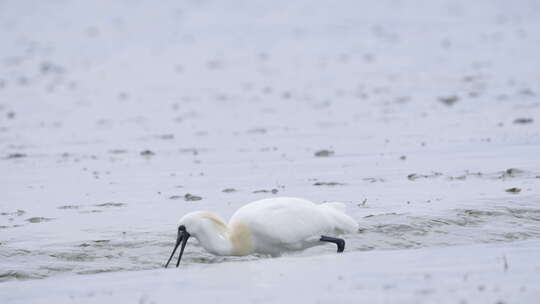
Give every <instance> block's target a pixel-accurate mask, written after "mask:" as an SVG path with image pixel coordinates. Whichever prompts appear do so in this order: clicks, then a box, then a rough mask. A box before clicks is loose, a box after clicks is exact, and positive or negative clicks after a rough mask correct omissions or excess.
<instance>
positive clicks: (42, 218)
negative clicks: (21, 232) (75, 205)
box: [26, 216, 53, 223]
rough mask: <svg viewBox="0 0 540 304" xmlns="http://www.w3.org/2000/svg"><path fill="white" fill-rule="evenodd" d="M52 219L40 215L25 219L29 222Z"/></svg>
mask: <svg viewBox="0 0 540 304" xmlns="http://www.w3.org/2000/svg"><path fill="white" fill-rule="evenodd" d="M52 220H53V219H52V218H47V217H40V216H35V217H31V218H28V219H26V221H27V222H29V223H42V222H50V221H52Z"/></svg>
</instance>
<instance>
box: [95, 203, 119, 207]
mask: <svg viewBox="0 0 540 304" xmlns="http://www.w3.org/2000/svg"><path fill="white" fill-rule="evenodd" d="M125 205H126V204H124V203H114V202H107V203H103V204H97V205H94V206H96V207H122V206H125Z"/></svg>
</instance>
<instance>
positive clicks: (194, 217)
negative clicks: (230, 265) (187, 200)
mask: <svg viewBox="0 0 540 304" xmlns="http://www.w3.org/2000/svg"><path fill="white" fill-rule="evenodd" d="M216 228H217V229H218V230H223V229H226V226H225V224H224V223H223V222H222V221H221V220H220V219H219V218H218V217H216V216H215V215H213V214H211V213H210V212H206V211H196V212H191V213H188V214H186V215H184V216H183V217H182V218H181V219H180V221H179V222H178V226H177V230H178V232H177V235H176V244H175V245H174V249H173V252H172V253H171V256H170V257H169V260H168V261H167V264H165V268H167V266H169V263H170V262H171V260H172V258H173V256H174V253H175V252H176V249H178V246H180V245H182V246H180V254H179V255H178V261H177V262H176V267H178V266H179V265H180V260H181V259H182V255H183V254H184V248H185V247H186V243H187V241H188V239H189V238H190V237H194V238H196V239H199V237H201V236H202V237H203V239H204V236H205V235H206V234H207V232H208V231H215V230H216Z"/></svg>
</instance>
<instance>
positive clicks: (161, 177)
mask: <svg viewBox="0 0 540 304" xmlns="http://www.w3.org/2000/svg"><path fill="white" fill-rule="evenodd" d="M302 3H303V2H298V3H297V4H290V3H286V2H282V3H281V2H279V3H273V4H267V5H263V7H261V6H259V5H255V4H249V3H237V2H233V3H229V4H224V3H222V4H220V3H214V2H186V3H176V2H174V1H170V2H169V1H164V2H161V3H160V4H159V5H155V4H152V3H150V2H145V1H141V2H135V3H115V4H107V8H108V9H107V10H105V11H104V10H103V9H102V7H101V6H99V5H97V4H92V3H77V2H69V1H68V2H65V3H61V4H60V3H45V2H44V3H39V4H36V5H33V6H29V5H27V4H24V3H19V2H15V1H13V2H9V1H8V2H5V3H2V4H0V7H1V9H0V33H2V37H4V38H3V41H2V42H0V44H1V46H2V47H1V48H0V258H1V259H2V262H1V263H0V299H3V300H2V301H1V302H2V303H4V302H6V303H7V302H17V301H20V302H25V301H26V302H28V301H34V300H35V298H33V297H37V296H39V294H40V293H39V290H40V289H41V288H45V287H44V286H48V287H47V288H50V286H49V285H48V284H53V283H42V282H49V280H50V282H67V281H69V280H71V279H74V278H77V279H79V278H82V279H79V280H85V279H84V278H88V280H91V279H92V278H93V277H94V276H92V275H94V274H99V277H100V280H101V281H102V282H104V284H106V283H107V282H109V283H110V284H111V285H110V286H111V287H110V288H109V290H108V291H107V292H105V293H98V294H99V295H96V294H95V292H94V294H93V296H88V294H87V293H86V292H87V291H85V290H84V286H86V285H85V284H83V286H81V287H77V286H73V287H69V288H71V289H69V292H66V293H64V294H63V293H61V292H60V293H58V294H59V297H60V298H56V299H55V301H64V300H65V299H64V298H61V297H62V296H65V297H66V299H67V298H69V296H70V295H72V296H73V295H75V297H76V298H78V297H79V296H81V298H87V299H90V301H92V300H95V301H100V302H106V301H108V300H110V301H115V300H117V301H118V300H120V301H121V300H122V299H124V300H125V299H127V297H129V296H128V295H129V293H128V292H127V291H126V290H125V289H122V288H124V287H122V288H120V287H118V289H117V287H115V285H114V280H115V278H117V277H118V276H121V277H123V278H126V277H131V278H132V279H131V280H130V282H131V283H130V287H131V288H132V290H134V293H135V294H136V295H133V297H134V299H135V300H141V299H143V302H144V301H146V302H150V301H151V299H152V298H154V299H155V298H156V297H153V293H152V291H151V290H145V291H139V289H138V286H139V285H141V284H143V283H144V282H145V280H146V279H147V278H146V276H147V275H148V276H154V275H158V276H159V275H162V273H163V275H164V276H165V277H167V278H169V279H170V280H171V281H173V282H176V281H175V280H176V278H175V277H174V275H175V274H176V273H175V274H171V273H173V272H174V271H182V270H167V271H166V272H163V271H162V270H159V269H160V268H161V267H162V265H163V263H164V262H165V260H166V258H167V255H168V254H169V252H170V249H171V246H172V245H173V243H174V237H175V232H176V228H175V223H176V222H177V220H178V219H179V218H180V216H181V215H183V214H184V213H186V212H189V211H193V210H198V209H205V210H211V211H213V212H216V213H218V214H220V215H221V216H222V217H223V218H224V219H227V218H228V217H229V216H230V215H231V214H232V213H233V212H234V211H235V210H236V209H238V208H239V207H240V206H242V205H244V204H245V203H248V202H251V201H253V200H256V199H261V198H266V197H272V196H297V197H303V198H307V199H310V200H313V201H315V202H325V201H342V202H345V203H346V204H347V207H348V213H349V214H351V215H352V216H353V217H354V218H355V219H356V220H358V222H359V223H360V229H359V231H358V232H357V233H355V234H353V235H349V236H347V237H346V239H347V241H348V243H347V252H349V255H347V256H346V257H345V258H343V260H342V261H341V262H339V263H342V264H343V265H342V266H344V265H347V266H346V267H349V266H350V267H351V268H355V267H357V266H358V267H360V266H366V264H356V263H363V262H361V260H362V259H363V258H364V257H365V258H366V259H367V260H369V261H371V262H372V264H373V263H374V264H375V265H376V264H384V263H386V261H385V260H383V259H378V258H377V254H378V253H380V254H381V255H384V256H387V255H388V256H387V257H388V258H389V259H394V258H395V257H397V256H400V255H402V254H405V255H407V256H410V259H411V261H413V260H414V261H418V263H420V262H419V261H421V260H422V258H421V257H422V256H424V255H426V256H433V257H434V258H433V260H434V261H437V262H436V263H439V262H440V265H441V268H440V269H439V268H437V267H436V265H435V266H433V267H432V266H429V265H428V266H426V267H427V268H421V265H420V266H418V267H420V268H421V269H424V270H425V274H423V275H427V276H430V277H436V276H438V274H440V276H441V278H458V277H459V278H460V280H463V276H465V275H466V274H467V273H468V272H469V270H470V271H473V272H474V271H478V272H481V271H482V269H483V268H482V267H484V266H482V265H484V264H482V263H483V261H481V259H479V258H477V256H482V255H486V253H487V252H496V254H494V256H493V259H494V260H493V261H491V260H489V261H486V262H485V263H487V264H486V265H488V264H489V263H491V262H492V264H489V267H494V268H493V269H499V270H500V269H502V272H501V273H499V272H497V271H495V270H493V271H494V272H493V273H492V275H490V276H487V277H486V278H485V280H484V279H482V280H484V283H482V282H480V281H475V283H474V284H472V283H471V285H470V286H469V287H470V288H469V287H467V288H465V287H464V285H463V286H462V285H453V286H449V285H445V284H442V283H441V284H434V285H429V284H431V283H429V282H430V281H429V280H428V279H425V280H424V279H422V280H416V279H412V280H411V282H414V284H413V283H410V284H409V283H407V284H402V283H403V282H402V281H400V280H398V281H397V283H396V282H394V283H392V282H389V281H388V280H386V279H385V278H384V275H383V274H384V271H382V270H381V272H380V273H377V267H375V266H374V267H372V268H370V270H369V271H370V272H371V274H372V275H374V277H376V278H378V279H374V281H371V282H370V283H361V282H359V281H357V277H358V276H359V275H360V274H359V273H354V274H353V273H352V272H343V273H339V271H338V272H336V273H334V272H332V275H334V274H335V276H336V280H331V281H325V280H322V281H317V282H318V283H316V284H322V285H321V286H323V285H324V286H325V288H326V287H327V288H328V290H331V289H332V288H339V287H338V286H341V285H342V284H345V285H344V286H348V287H351V288H357V287H358V286H363V287H358V288H360V289H359V290H363V291H364V293H365V294H370V295H374V294H378V293H377V292H382V290H383V291H384V294H385V295H386V296H387V297H388V299H391V298H399V295H400V294H401V292H405V294H407V295H408V296H410V298H408V299H411V301H412V302H414V301H416V300H418V299H431V298H430V297H432V295H433V294H438V295H439V296H440V297H443V298H444V299H447V300H448V301H449V303H450V302H451V303H459V302H460V301H461V300H464V301H468V302H470V303H473V302H474V303H478V302H482V301H484V300H485V301H486V303H488V302H489V303H496V301H502V303H507V302H509V303H510V302H512V301H513V300H521V301H519V302H520V303H526V302H527V301H529V300H531V299H534V295H538V293H539V291H538V289H537V288H538V287H535V286H536V285H534V284H532V282H533V281H534V280H533V279H536V280H539V279H540V272H539V270H538V269H539V268H538V267H540V266H539V264H538V262H537V261H536V260H537V258H536V259H535V254H533V252H534V251H535V250H536V248H537V247H538V244H537V241H538V239H540V194H539V191H538V190H539V186H540V157H539V155H540V127H539V122H540V117H539V114H540V99H539V98H540V86H539V84H540V82H539V81H538V80H539V79H540V63H539V62H538V60H536V58H537V54H538V53H540V44H539V43H538V39H537V37H538V34H540V30H539V29H540V26H539V24H538V23H539V21H538V20H540V18H539V17H540V7H538V4H537V3H536V2H535V1H530V2H529V1H524V2H521V3H520V4H519V5H513V4H504V3H497V4H496V5H493V4H492V3H491V2H488V1H479V2H475V3H474V4H473V3H466V2H455V3H452V4H449V3H446V2H442V1H441V2H438V1H435V2H429V3H423V4H422V5H415V6H411V5H412V4H408V3H405V2H399V1H398V2H395V1H387V2H385V1H382V2H379V3H377V4H369V5H368V4H359V3H356V2H354V1H351V2H346V3H342V5H340V6H334V5H332V6H330V4H323V3H320V4H318V5H312V4H309V3H307V2H306V3H303V4H305V5H300V4H302ZM60 6H61V9H60ZM284 11H287V12H289V15H290V16H289V17H287V18H286V19H283V16H282V15H283V12H284ZM241 12H242V13H241ZM92 16H94V17H95V16H99V18H94V17H92ZM156 20H158V21H156ZM460 248H463V249H462V250H466V251H467V252H470V253H471V254H470V255H471V256H472V257H470V259H469V260H467V261H469V262H470V264H467V265H469V266H471V265H472V266H471V268H470V269H469V268H467V267H468V266H462V267H461V268H459V269H457V268H456V269H457V270H456V272H459V274H456V273H454V274H449V272H448V271H447V270H448V268H451V267H452V265H454V264H456V263H458V262H456V261H457V260H452V259H453V257H454V258H455V259H458V257H457V256H456V252H460ZM465 248H466V249H465ZM519 248H522V249H519ZM506 251H508V252H515V254H516V256H519V259H520V261H521V262H520V264H519V267H512V264H513V263H515V262H512V261H509V262H508V261H507V263H509V265H510V266H508V267H507V269H506V268H505V267H504V263H502V262H501V261H503V257H505V259H512V260H513V259H514V258H511V257H510V254H508V256H506V253H505V252H506ZM332 253H333V248H332V247H331V246H328V247H318V248H313V249H310V250H308V251H305V252H301V253H296V254H291V256H287V257H284V258H280V259H269V258H268V257H263V256H249V257H243V258H230V257H215V256H212V255H210V254H208V253H205V252H204V251H203V250H202V249H201V248H200V247H198V246H197V245H196V244H194V245H193V246H189V250H188V251H187V252H186V253H185V257H184V258H183V261H185V265H184V266H185V270H186V272H187V273H188V274H187V275H186V277H185V278H186V279H185V280H186V282H187V281H190V282H191V283H192V284H195V285H196V286H198V288H203V287H204V288H206V287H207V286H206V287H205V286H203V285H200V284H199V285H198V284H196V283H193V282H194V280H197V278H199V277H198V275H197V274H196V273H195V272H196V271H195V270H201V269H202V270H204V273H206V274H208V275H214V276H216V277H219V276H220V273H222V272H228V271H230V270H229V267H231V268H234V267H235V266H234V265H243V266H239V267H241V269H257V271H253V273H252V274H251V275H252V276H253V277H257V278H259V280H260V282H261V284H262V285H264V284H267V285H268V286H270V287H271V288H269V289H268V290H272V286H273V287H276V286H277V285H276V284H277V281H275V280H273V279H272V278H267V277H265V276H264V275H263V273H264V272H265V270H269V269H271V268H274V267H286V266H285V265H288V264H290V263H296V261H298V260H301V261H302V262H301V263H302V266H301V267H300V268H299V269H298V271H299V272H305V271H307V272H310V271H313V270H310V269H311V268H313V269H315V268H316V267H318V265H319V266H320V264H321V262H323V263H331V261H330V260H331V259H333V256H332V255H331V254H332ZM321 256H322V257H321ZM460 257H461V258H462V259H468V258H467V257H466V256H465V255H463V256H460ZM334 258H336V259H337V258H339V257H334ZM258 262H260V263H261V264H260V265H261V266H256V265H259V264H257V263H258ZM183 263H184V262H183ZM403 263H405V260H403ZM526 263H530V267H526V266H525V265H526ZM220 265H221V266H220ZM222 265H225V266H222ZM227 265H233V266H227ZM475 265H476V266H475ZM497 265H503V266H501V267H502V268H496V267H499V266H497ZM401 266H403V267H398V266H396V267H397V268H396V269H400V270H399V271H403V272H404V273H405V274H409V275H410V274H412V273H413V272H414V270H413V269H412V268H410V267H409V266H406V265H401ZM213 267H215V268H213ZM344 267H345V266H344ZM381 267H382V266H381ZM486 267H488V266H486ZM190 269H191V270H190ZM324 269H326V268H324ZM381 269H382V268H381ZM441 269H443V270H441ZM473 269H475V270H473ZM490 269H491V268H490ZM505 269H506V270H505ZM143 270H148V271H143ZM424 270H423V271H424ZM325 271H329V270H328V269H326V270H325ZM396 271H397V270H396ZM102 273H105V274H102ZM165 273H166V274H165ZM269 273H272V274H273V275H276V276H278V275H279V273H278V272H269ZM310 273H311V272H310ZM509 273H510V274H509ZM177 274H178V275H179V276H180V275H181V274H180V273H177ZM394 275H395V276H397V277H399V276H400V274H398V273H397V272H396V273H395V274H394ZM499 275H509V276H511V277H512V278H516V280H515V281H507V279H504V278H502V277H499ZM313 276H315V274H313ZM322 276H323V277H324V273H323V275H322ZM339 276H341V277H342V279H337V278H338V277H339ZM292 277H293V278H294V277H295V276H294V275H293V276H292ZM525 277H526V278H527V280H521V279H518V278H525ZM35 279H42V280H35ZM499 279H500V280H499ZM62 280H65V281H62ZM291 280H292V279H291ZM442 280H443V279H441V281H442ZM498 280H499V281H498ZM255 281H256V280H255ZM186 282H184V283H186ZM219 282H221V281H219V280H217V281H216V283H215V284H216V285H220V283H219ZM464 282H466V280H465V281H464ZM503 283H504V284H506V285H505V286H506V287H505V288H508V290H511V291H509V292H508V293H503V292H500V291H501V289H503V287H500V286H499V287H498V288H499V289H496V288H495V287H496V286H495V285H497V284H503ZM64 284H65V283H64ZM460 284H461V283H460ZM464 284H466V283H464ZM67 285H70V284H67ZM427 285H429V286H427ZM479 285H482V286H484V287H478V286H479ZM355 286H356V287H355ZM385 286H386V287H385ZM396 286H397V287H396ZM400 286H403V288H404V289H405V291H404V290H402V289H401V287H400ZM13 287H16V288H19V287H20V288H22V287H24V289H25V290H30V291H35V292H29V293H27V294H17V293H14V292H10V290H12V288H13ZM304 287H305V288H307V287H308V286H307V283H306V286H304ZM348 287H347V288H348ZM77 288H80V289H79V290H78V289H77ZM93 288H95V289H96V290H101V288H102V286H94V287H93ZM254 288H255V287H254ZM276 288H277V287H276ZM362 288H363V289H362ZM452 288H454V289H457V290H469V291H470V290H476V291H478V292H482V294H489V295H490V296H487V297H485V298H483V297H479V296H478V295H476V294H475V293H473V292H472V291H471V292H469V291H467V292H464V294H463V297H458V296H456V295H455V294H453V293H451V292H450V291H449V290H450V289H452ZM323 289H324V288H323ZM479 289H481V290H480V291H479ZM121 290H122V291H121ZM115 291H118V293H115ZM196 291H197V289H194V290H192V291H191V292H193V293H195V292H196ZM367 291H369V292H367ZM88 292H91V291H88ZM177 292H182V293H184V294H185V293H186V291H185V289H182V288H179V289H178V290H177ZM321 292H323V291H321ZM409 292H410V293H409ZM174 293H175V290H174V289H172V287H171V288H169V289H168V291H167V295H170V296H173V295H174ZM115 294H116V295H117V297H115V296H112V295H115ZM261 294H263V295H265V294H267V293H264V292H262V291H261ZM316 295H317V294H314V295H313V299H317V296H316ZM353 295H354V293H353ZM87 296H88V297H87ZM145 296H146V298H145ZM188 297H189V296H188ZM520 297H521V298H520ZM263 298H264V299H266V300H267V301H271V300H272V299H274V300H275V301H278V300H279V299H280V298H279V297H278V298H272V297H263ZM107 299H108V300H107ZM321 299H327V298H326V297H325V296H323V294H321ZM355 299H356V298H355V297H354V296H351V298H349V299H342V300H344V301H346V300H349V301H351V302H352V301H354V300H355ZM384 299H385V298H384V296H381V298H380V301H384ZM4 300H5V301H4ZM8 300H9V301H8ZM162 300H163V298H162ZM214 300H215V299H214ZM255 300H256V299H255ZM372 300H373V299H372ZM488 300H489V301H488ZM43 301H44V302H46V300H43ZM66 301H67V300H66ZM531 303H532V302H531Z"/></svg>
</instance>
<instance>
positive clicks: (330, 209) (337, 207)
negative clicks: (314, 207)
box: [319, 202, 358, 233]
mask: <svg viewBox="0 0 540 304" xmlns="http://www.w3.org/2000/svg"><path fill="white" fill-rule="evenodd" d="M319 206H320V207H321V208H324V209H325V211H326V212H325V213H326V214H327V215H328V216H329V217H330V219H331V221H332V223H334V228H335V229H336V232H339V233H353V232H356V231H358V223H357V222H356V221H355V220H354V219H353V218H352V217H350V216H348V215H347V214H346V213H345V210H346V209H347V206H346V205H345V204H344V203H340V202H330V203H324V204H321V205H319Z"/></svg>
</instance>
